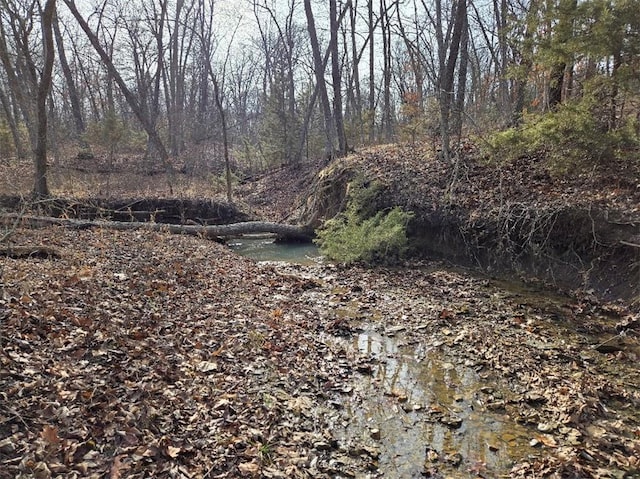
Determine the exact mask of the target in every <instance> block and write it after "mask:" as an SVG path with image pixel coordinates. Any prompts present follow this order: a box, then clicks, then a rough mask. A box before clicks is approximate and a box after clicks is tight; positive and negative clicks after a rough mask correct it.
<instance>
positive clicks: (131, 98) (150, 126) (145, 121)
mask: <svg viewBox="0 0 640 479" xmlns="http://www.w3.org/2000/svg"><path fill="white" fill-rule="evenodd" d="M63 1H64V3H65V5H67V7H68V8H69V10H70V11H71V13H72V14H73V16H74V17H75V19H76V20H77V21H78V23H79V24H80V28H82V30H83V31H84V33H85V34H86V35H87V38H88V39H89V41H90V42H91V45H93V48H94V49H95V51H96V52H97V53H98V55H99V56H100V59H101V60H102V61H103V62H104V64H105V67H106V68H107V70H108V71H109V73H110V75H111V76H112V77H113V79H114V80H115V82H116V83H117V84H118V86H119V87H120V91H121V92H122V94H123V95H124V97H125V99H126V101H127V104H128V105H129V107H130V108H131V111H133V114H134V115H135V116H136V118H137V119H138V121H140V124H141V125H142V127H143V128H144V130H145V132H146V133H147V135H148V136H149V139H150V141H151V142H152V143H153V144H154V145H156V146H157V148H158V154H159V155H160V160H161V162H162V165H163V166H165V167H166V168H167V169H170V168H171V165H170V163H169V155H168V154H167V150H166V148H165V146H164V143H163V142H162V139H161V138H160V135H159V134H158V131H157V130H156V128H155V124H154V122H153V121H152V118H151V117H150V116H149V115H148V114H147V112H146V111H145V110H144V108H143V107H142V106H141V105H140V103H138V100H137V99H136V97H135V95H134V94H133V92H132V91H131V90H130V89H129V87H128V86H127V84H126V83H125V81H124V80H123V78H122V76H121V75H120V72H118V70H117V69H116V67H115V66H114V64H113V62H112V61H111V58H110V57H109V55H107V52H106V51H105V50H104V48H103V47H102V45H101V44H100V40H99V39H98V37H97V35H96V34H95V33H93V31H91V28H89V25H88V24H87V22H86V21H85V19H84V18H83V17H82V15H81V14H80V12H79V11H78V9H77V7H76V5H75V3H74V0H63ZM169 189H170V190H172V188H171V185H169Z"/></svg>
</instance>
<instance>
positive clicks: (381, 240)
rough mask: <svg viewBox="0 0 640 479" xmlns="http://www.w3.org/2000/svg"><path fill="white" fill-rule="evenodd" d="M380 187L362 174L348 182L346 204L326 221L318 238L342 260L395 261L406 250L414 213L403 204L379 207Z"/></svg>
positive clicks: (326, 250)
mask: <svg viewBox="0 0 640 479" xmlns="http://www.w3.org/2000/svg"><path fill="white" fill-rule="evenodd" d="M380 193H381V187H380V185H379V184H378V183H375V182H373V183H372V182H367V181H366V180H364V178H362V177H358V178H356V179H355V180H354V181H352V182H351V183H349V187H348V189H347V207H346V209H345V211H343V212H341V213H339V214H338V215H336V216H335V217H334V218H332V219H330V220H328V221H326V222H325V224H324V225H323V227H322V228H321V229H320V230H319V231H318V237H317V239H316V242H317V243H318V244H319V245H320V249H321V250H322V252H323V253H324V254H325V255H326V256H327V257H328V258H329V259H330V260H333V261H338V262H341V263H346V264H352V263H365V264H369V265H372V264H392V263H396V262H398V261H399V260H400V259H401V258H402V257H403V255H404V254H405V252H406V250H407V242H408V240H407V231H406V230H407V224H408V223H409V221H410V220H411V218H413V213H411V212H406V211H404V210H402V208H400V207H397V206H396V207H394V208H391V209H383V210H379V209H378V208H379V198H380Z"/></svg>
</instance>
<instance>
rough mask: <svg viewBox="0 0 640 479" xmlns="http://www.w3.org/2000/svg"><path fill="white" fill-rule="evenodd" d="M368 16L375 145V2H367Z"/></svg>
mask: <svg viewBox="0 0 640 479" xmlns="http://www.w3.org/2000/svg"><path fill="white" fill-rule="evenodd" d="M367 15H368V20H369V117H370V118H369V142H370V143H373V142H374V140H375V137H376V84H375V65H374V60H375V46H374V43H375V42H374V41H373V32H374V30H375V24H374V22H373V2H372V1H368V2H367Z"/></svg>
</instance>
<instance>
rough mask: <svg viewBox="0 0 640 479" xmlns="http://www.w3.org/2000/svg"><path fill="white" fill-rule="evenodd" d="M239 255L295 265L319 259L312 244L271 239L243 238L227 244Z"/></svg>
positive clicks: (316, 250) (317, 250)
mask: <svg viewBox="0 0 640 479" xmlns="http://www.w3.org/2000/svg"><path fill="white" fill-rule="evenodd" d="M227 246H229V248H231V249H232V250H233V251H235V252H236V253H238V254H239V255H242V256H246V257H247V258H251V259H254V260H256V261H283V262H286V263H296V264H305V265H310V264H315V263H317V262H318V260H319V258H320V257H321V254H320V250H319V248H318V247H317V246H316V245H315V244H313V243H278V242H276V240H275V238H273V237H264V236H254V237H251V236H243V237H240V238H236V239H233V240H230V241H228V242H227Z"/></svg>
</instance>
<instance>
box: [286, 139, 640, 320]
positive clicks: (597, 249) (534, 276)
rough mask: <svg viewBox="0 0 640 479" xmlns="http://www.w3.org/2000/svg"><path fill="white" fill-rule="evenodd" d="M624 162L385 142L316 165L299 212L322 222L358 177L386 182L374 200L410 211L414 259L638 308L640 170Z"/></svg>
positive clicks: (340, 206) (342, 203)
mask: <svg viewBox="0 0 640 479" xmlns="http://www.w3.org/2000/svg"><path fill="white" fill-rule="evenodd" d="M619 168H620V169H619V170H616V171H614V170H613V169H611V171H592V172H589V174H584V173H582V174H581V173H580V172H575V173H574V174H572V175H571V176H562V177H561V176H554V175H553V174H551V173H550V171H549V170H548V168H547V166H545V163H544V161H541V160H539V159H520V160H518V161H516V162H513V163H510V164H505V165H495V164H489V163H488V162H487V161H486V160H482V158H479V156H478V154H477V153H474V152H473V150H472V149H471V147H470V151H466V152H461V153H460V154H459V157H458V159H457V160H456V162H455V163H453V164H450V165H447V164H445V163H444V162H442V161H439V160H437V159H434V157H433V153H432V152H430V151H429V150H428V149H427V148H425V147H421V146H398V145H387V146H380V147H375V148H371V149H367V150H364V151H363V152H361V153H358V154H354V155H351V156H349V157H347V158H344V159H339V160H336V161H334V162H333V163H331V164H330V165H329V166H327V167H326V168H325V169H324V170H322V171H320V172H319V174H318V175H317V180H316V183H315V187H314V189H313V190H312V193H311V195H310V196H309V197H308V199H307V201H306V204H305V205H304V206H303V207H302V208H301V209H300V210H299V216H300V218H301V220H300V221H301V222H302V223H305V224H308V223H310V224H313V225H316V226H319V225H321V224H322V222H323V221H325V220H327V219H330V218H332V217H333V216H335V215H336V214H337V213H338V212H340V211H343V210H344V209H345V207H346V204H347V201H348V195H349V190H350V188H352V185H353V183H352V182H353V181H354V179H355V178H363V177H364V179H365V180H364V182H365V183H371V184H374V183H375V184H376V185H377V186H376V187H377V188H378V189H379V190H380V192H379V194H377V195H376V196H375V198H374V200H373V201H372V204H371V205H370V208H372V209H373V210H375V211H385V210H389V209H391V208H393V207H400V208H402V209H404V210H405V211H409V212H411V213H412V214H413V219H412V220H411V222H410V223H409V225H408V228H407V234H408V236H409V240H410V243H411V246H412V247H411V249H410V258H413V259H418V260H420V259H443V260H447V261H450V262H452V263H454V264H457V265H461V266H465V267H473V268H476V269H478V270H480V271H482V272H485V273H488V274H490V275H495V276H497V277H504V278H510V279H517V280H524V281H527V282H532V281H533V282H537V283H540V284H543V285H546V286H547V287H549V288H551V289H558V288H561V289H563V290H565V291H575V292H576V294H581V292H582V293H584V292H590V293H595V294H597V295H598V296H599V297H601V298H603V299H605V300H612V301H613V300H618V299H620V300H623V301H625V302H627V303H628V304H630V305H632V307H633V308H634V309H636V310H640V184H639V183H637V181H640V175H639V174H638V172H637V171H635V170H633V168H632V165H629V167H628V171H627V170H624V169H622V168H623V167H622V166H619ZM634 179H635V180H634ZM359 181H360V183H362V182H363V181H362V180H359Z"/></svg>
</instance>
